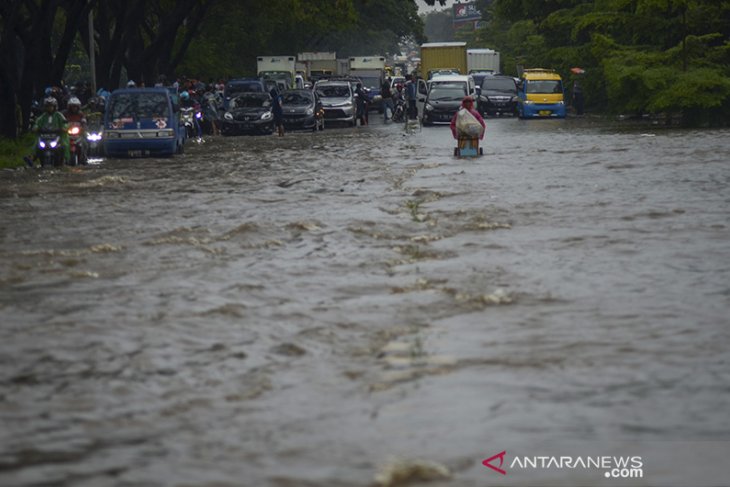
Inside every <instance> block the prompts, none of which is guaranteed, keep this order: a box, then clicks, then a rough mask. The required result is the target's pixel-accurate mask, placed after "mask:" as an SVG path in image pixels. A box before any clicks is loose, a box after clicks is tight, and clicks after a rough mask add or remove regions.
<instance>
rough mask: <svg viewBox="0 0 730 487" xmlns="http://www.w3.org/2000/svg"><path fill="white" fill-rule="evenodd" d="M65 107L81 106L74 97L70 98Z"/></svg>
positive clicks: (79, 101)
mask: <svg viewBox="0 0 730 487" xmlns="http://www.w3.org/2000/svg"><path fill="white" fill-rule="evenodd" d="M66 105H67V106H71V105H76V106H77V107H80V106H81V100H79V99H78V98H76V97H75V96H72V97H71V99H70V100H69V101H68V103H66Z"/></svg>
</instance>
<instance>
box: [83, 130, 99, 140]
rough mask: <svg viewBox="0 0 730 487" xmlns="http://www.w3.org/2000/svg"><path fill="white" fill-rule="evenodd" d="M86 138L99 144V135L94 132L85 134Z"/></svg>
mask: <svg viewBox="0 0 730 487" xmlns="http://www.w3.org/2000/svg"><path fill="white" fill-rule="evenodd" d="M86 138H87V139H89V140H90V141H91V142H99V141H100V140H101V134H100V133H96V132H89V133H88V134H86Z"/></svg>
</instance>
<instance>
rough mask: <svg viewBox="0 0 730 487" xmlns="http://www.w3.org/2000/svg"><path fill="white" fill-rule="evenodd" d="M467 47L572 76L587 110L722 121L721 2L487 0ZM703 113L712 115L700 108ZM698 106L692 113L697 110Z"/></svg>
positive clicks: (725, 50)
mask: <svg viewBox="0 0 730 487" xmlns="http://www.w3.org/2000/svg"><path fill="white" fill-rule="evenodd" d="M480 5H481V7H482V8H483V9H484V11H485V18H487V19H489V21H488V22H487V25H486V27H484V28H483V29H480V30H479V31H477V32H475V33H474V36H473V40H475V41H476V43H474V42H472V43H470V45H477V46H479V47H487V46H488V47H490V48H493V49H497V50H498V51H500V52H501V55H502V62H503V66H504V71H505V72H506V73H507V74H513V75H514V74H515V70H514V68H513V66H514V65H515V64H522V65H524V66H525V67H545V68H553V69H557V70H558V71H559V72H560V73H562V74H563V77H564V78H566V79H567V80H568V81H570V80H571V79H573V78H576V76H575V75H572V74H571V72H570V68H571V67H581V68H583V69H584V70H585V74H583V75H579V76H578V77H580V78H581V84H582V85H583V88H584V93H585V96H586V102H587V105H588V107H589V108H592V109H598V110H607V111H611V112H617V113H636V114H641V113H653V114H658V113H667V114H672V113H674V114H681V115H682V116H683V118H684V119H685V120H688V119H691V120H694V121H698V120H704V121H707V120H713V121H714V122H715V123H717V122H724V123H730V112H729V111H728V110H727V108H728V107H730V92H729V91H728V83H730V81H728V79H729V77H730V42H729V41H728V40H727V39H728V37H729V36H730V22H728V19H729V18H730V2H729V1H726V0H723V1H715V0H545V1H541V0H540V1H539V0H494V1H493V2H492V3H491V5H488V4H487V2H484V1H482V2H480ZM709 113H712V114H713V115H712V116H708V115H707V114H709ZM698 114H699V115H698Z"/></svg>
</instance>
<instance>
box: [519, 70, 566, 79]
mask: <svg viewBox="0 0 730 487" xmlns="http://www.w3.org/2000/svg"><path fill="white" fill-rule="evenodd" d="M522 78H524V79H527V80H530V79H535V80H560V79H562V78H561V77H560V75H559V74H558V73H556V72H555V71H553V70H552V69H542V68H537V69H525V70H524V71H523V72H522Z"/></svg>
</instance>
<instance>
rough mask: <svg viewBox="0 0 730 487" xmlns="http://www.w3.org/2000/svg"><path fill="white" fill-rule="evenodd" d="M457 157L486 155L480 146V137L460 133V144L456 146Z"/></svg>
mask: <svg viewBox="0 0 730 487" xmlns="http://www.w3.org/2000/svg"><path fill="white" fill-rule="evenodd" d="M454 155H455V156H456V157H478V156H482V155H484V150H483V149H482V148H481V147H479V137H470V136H464V135H460V136H459V139H458V145H457V146H456V147H454Z"/></svg>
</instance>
